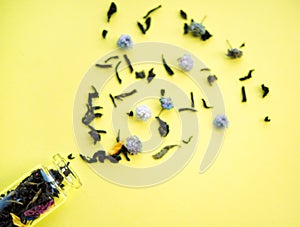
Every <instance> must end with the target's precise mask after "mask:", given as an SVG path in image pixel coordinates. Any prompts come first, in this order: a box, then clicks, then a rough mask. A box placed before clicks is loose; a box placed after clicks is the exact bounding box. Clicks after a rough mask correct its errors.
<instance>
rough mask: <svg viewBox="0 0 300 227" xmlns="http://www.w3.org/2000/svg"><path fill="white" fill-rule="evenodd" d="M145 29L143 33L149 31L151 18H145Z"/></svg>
mask: <svg viewBox="0 0 300 227" xmlns="http://www.w3.org/2000/svg"><path fill="white" fill-rule="evenodd" d="M145 24H146V28H145V32H146V31H148V30H149V28H150V26H151V17H147V19H146V21H145Z"/></svg>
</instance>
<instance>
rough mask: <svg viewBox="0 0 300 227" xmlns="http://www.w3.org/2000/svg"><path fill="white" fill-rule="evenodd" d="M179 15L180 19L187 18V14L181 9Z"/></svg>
mask: <svg viewBox="0 0 300 227" xmlns="http://www.w3.org/2000/svg"><path fill="white" fill-rule="evenodd" d="M180 16H181V18H182V19H184V20H186V19H187V14H186V13H185V12H184V11H183V10H182V9H181V10H180Z"/></svg>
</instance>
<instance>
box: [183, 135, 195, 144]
mask: <svg viewBox="0 0 300 227" xmlns="http://www.w3.org/2000/svg"><path fill="white" fill-rule="evenodd" d="M192 138H193V136H190V137H189V139H188V140H182V142H183V143H185V144H188V143H189V142H191V140H192Z"/></svg>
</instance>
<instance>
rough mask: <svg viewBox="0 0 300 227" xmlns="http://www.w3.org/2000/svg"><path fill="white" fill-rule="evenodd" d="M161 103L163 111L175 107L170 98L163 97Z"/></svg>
mask: <svg viewBox="0 0 300 227" xmlns="http://www.w3.org/2000/svg"><path fill="white" fill-rule="evenodd" d="M159 101H160V104H161V107H162V108H163V109H167V110H170V109H172V108H173V107H174V105H173V102H172V99H171V98H170V97H161V98H160V99H159Z"/></svg>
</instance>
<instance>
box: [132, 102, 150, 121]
mask: <svg viewBox="0 0 300 227" xmlns="http://www.w3.org/2000/svg"><path fill="white" fill-rule="evenodd" d="M135 116H136V118H137V119H138V120H142V121H147V120H148V119H149V118H151V116H152V113H151V109H150V108H149V107H148V106H146V105H141V106H138V107H136V109H135Z"/></svg>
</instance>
